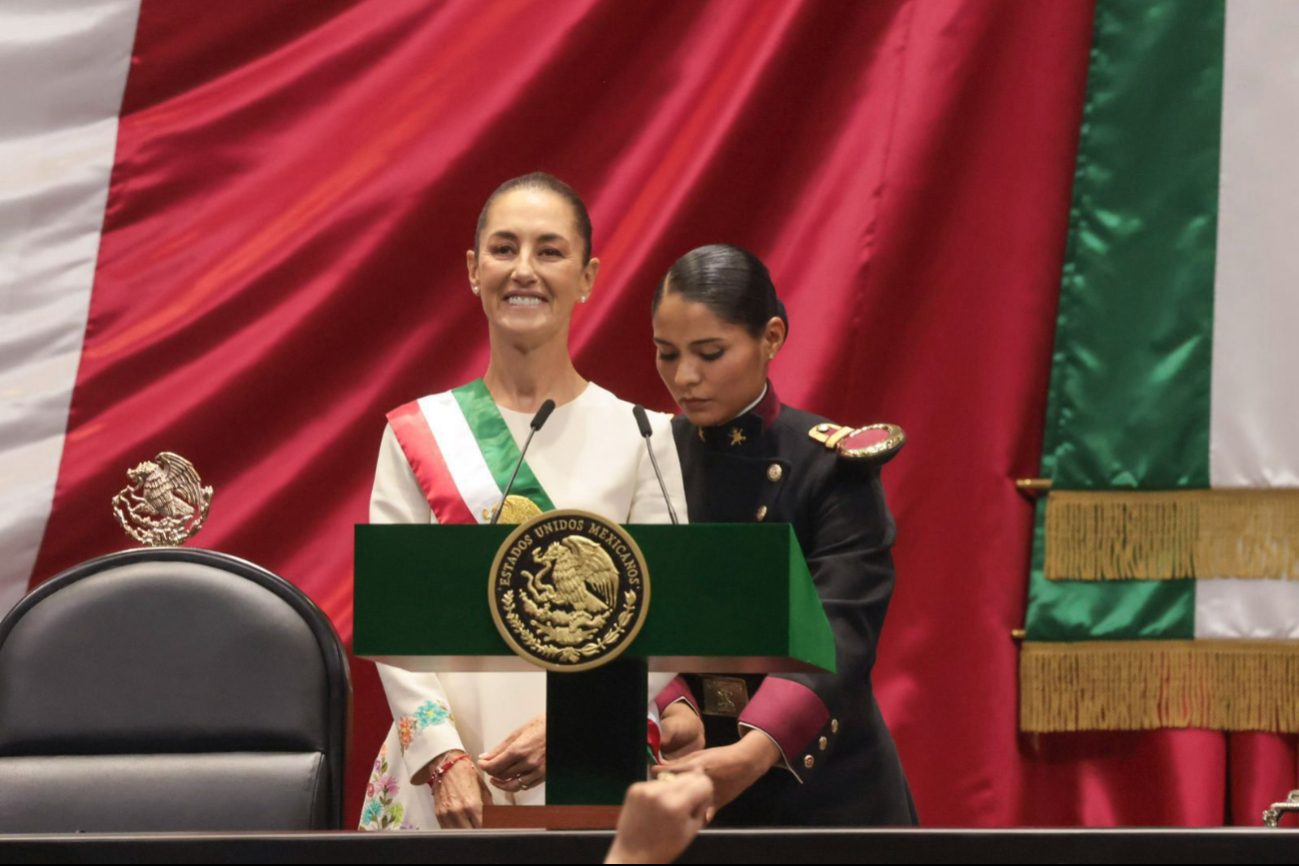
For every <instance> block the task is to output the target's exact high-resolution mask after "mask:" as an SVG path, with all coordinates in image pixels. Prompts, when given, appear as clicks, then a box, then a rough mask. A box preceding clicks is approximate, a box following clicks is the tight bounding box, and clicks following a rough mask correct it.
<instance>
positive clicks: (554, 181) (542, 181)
mask: <svg viewBox="0 0 1299 866" xmlns="http://www.w3.org/2000/svg"><path fill="white" fill-rule="evenodd" d="M516 189H544V190H548V191H550V192H553V193H554V194H555V195H557V196H559V197H560V198H562V199H563V200H564V201H566V202H568V204H569V207H571V208H572V209H573V222H574V223H576V224H577V233H578V234H579V235H581V237H582V244H583V246H584V249H583V251H582V264H583V265H585V264H586V263H587V262H589V261H591V215H590V214H588V213H587V212H586V202H584V201H582V197H581V196H580V195H578V194H577V191H576V190H574V189H573V188H572V187H571V186H569V185H568V184H566V183H564V182H563V181H562V180H560V179H559V178H557V177H555V176H554V175H553V174H546V173H545V172H544V171H534V172H532V174H525V175H523V176H521V177H516V178H512V179H510V180H507V181H506V182H505V183H503V184H501V185H500V186H498V187H497V188H496V191H495V192H493V193H492V194H491V195H489V196H488V197H487V203H486V204H484V205H483V211H482V213H480V214H479V215H478V227H477V228H476V229H474V252H475V253H477V252H478V243H479V239H480V238H481V237H482V234H483V227H484V226H485V225H487V211H489V210H491V207H492V202H494V201H496V197H497V196H499V195H502V194H504V193H507V192H513V191H514V190H516Z"/></svg>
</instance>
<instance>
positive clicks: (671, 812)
mask: <svg viewBox="0 0 1299 866" xmlns="http://www.w3.org/2000/svg"><path fill="white" fill-rule="evenodd" d="M712 793H713V784H712V782H710V781H708V777H707V776H705V775H704V774H703V773H700V772H698V771H694V772H690V773H682V774H680V775H677V776H675V777H673V778H671V779H670V780H669V779H667V778H665V779H664V780H662V781H655V782H637V783H636V784H635V785H632V786H631V787H630V788H628V789H627V797H626V799H625V800H623V804H622V814H621V815H620V816H619V817H618V833H617V835H615V836H614V837H613V845H612V846H611V847H610V848H609V853H608V855H607V856H606V857H605V859H604V862H606V863H671V862H672V861H673V860H675V859H676V858H677V857H678V856H679V855H680V854H681V852H682V851H684V850H685V849H686V846H687V845H689V844H690V842H691V840H693V839H694V838H695V835H696V834H697V833H698V832H699V828H700V827H702V826H703V825H704V822H705V816H706V815H707V813H708V812H709V811H710V809H709V806H710V805H711V804H712Z"/></svg>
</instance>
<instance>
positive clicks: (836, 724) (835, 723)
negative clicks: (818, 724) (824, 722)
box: [830, 719, 839, 734]
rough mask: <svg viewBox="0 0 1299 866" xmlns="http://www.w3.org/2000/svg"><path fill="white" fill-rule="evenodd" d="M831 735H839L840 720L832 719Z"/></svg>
mask: <svg viewBox="0 0 1299 866" xmlns="http://www.w3.org/2000/svg"><path fill="white" fill-rule="evenodd" d="M830 733H832V734H837V733H839V720H838V719H831V720H830Z"/></svg>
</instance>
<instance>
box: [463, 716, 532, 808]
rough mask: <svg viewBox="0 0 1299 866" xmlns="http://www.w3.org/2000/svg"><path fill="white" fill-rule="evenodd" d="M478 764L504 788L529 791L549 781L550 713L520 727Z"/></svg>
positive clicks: (484, 754)
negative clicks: (548, 737) (547, 717)
mask: <svg viewBox="0 0 1299 866" xmlns="http://www.w3.org/2000/svg"><path fill="white" fill-rule="evenodd" d="M478 766H479V767H480V768H482V771H483V772H484V773H486V774H487V775H488V776H491V779H492V784H493V785H494V786H496V787H497V788H500V789H501V790H502V791H520V790H523V791H526V790H527V789H528V788H531V787H533V786H535V785H539V784H541V783H542V782H544V781H545V780H546V714H545V713H542V714H541V715H539V716H534V717H532V718H531V719H529V720H528V721H526V722H524V723H523V724H522V725H521V726H519V727H518V728H516V729H515V730H514V732H513V733H511V734H510V735H509V736H508V737H506V738H505V740H504V741H503V742H502V743H501V744H500V745H498V746H497V747H496V748H494V749H492V750H491V751H489V752H484V753H483V754H481V755H479V756H478Z"/></svg>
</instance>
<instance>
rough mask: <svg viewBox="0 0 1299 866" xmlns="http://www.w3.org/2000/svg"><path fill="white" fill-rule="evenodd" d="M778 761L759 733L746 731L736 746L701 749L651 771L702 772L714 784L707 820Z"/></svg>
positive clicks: (768, 739) (771, 744) (777, 751)
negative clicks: (711, 804)
mask: <svg viewBox="0 0 1299 866" xmlns="http://www.w3.org/2000/svg"><path fill="white" fill-rule="evenodd" d="M779 760H780V749H778V748H776V744H775V743H774V742H773V741H772V739H771V737H768V736H767V735H766V734H764V733H763V732H762V731H753V730H751V731H749V732H748V733H747V734H745V735H744V736H743V737H742V738H741V739H740V741H739V742H738V743H732V744H731V745H729V746H714V747H713V748H711V749H703V750H702V751H698V752H695V753H694V754H692V755H690V756H689V757H686V758H682V759H681V760H679V761H668V762H667V763H664V764H660V765H659V766H657V767H653V768H651V771H652V772H653V773H654V775H655V776H657V775H659V774H660V773H666V772H672V773H681V772H688V771H690V770H702V771H703V772H704V774H705V775H707V776H708V778H710V779H712V781H713V807H712V808H711V809H709V810H708V820H709V821H712V820H713V815H715V814H716V813H717V810H718V809H720V808H722V807H723V806H725V805H726V804H727V803H729V802H731V801H732V800H734V799H735V798H736V797H738V796H740V794H743V793H744V791H745V790H746V789H747V788H748V787H749V786H750V785H752V784H753V783H754V782H756V781H758V780H759V779H761V778H762V777H763V775H764V774H765V773H766V772H767V771H768V770H770V769H771V768H772V767H773V766H775V765H776V762H777V761H779Z"/></svg>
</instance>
